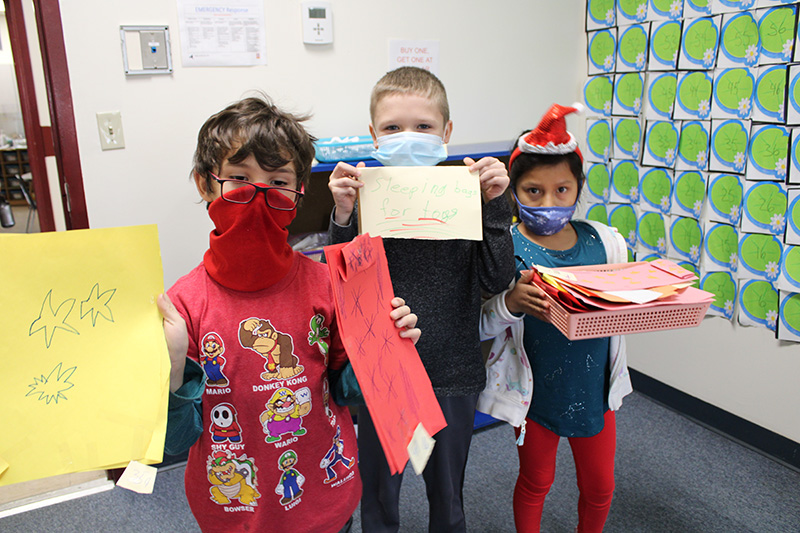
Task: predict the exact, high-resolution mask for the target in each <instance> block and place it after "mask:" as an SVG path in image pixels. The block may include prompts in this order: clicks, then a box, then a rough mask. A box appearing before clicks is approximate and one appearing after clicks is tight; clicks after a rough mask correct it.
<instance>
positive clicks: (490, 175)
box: [464, 157, 510, 202]
mask: <svg viewBox="0 0 800 533" xmlns="http://www.w3.org/2000/svg"><path fill="white" fill-rule="evenodd" d="M464 164H465V165H467V166H469V171H470V172H477V173H478V176H479V177H480V180H481V193H482V194H483V201H484V202H490V201H492V200H494V199H495V198H497V197H498V196H500V195H501V194H503V193H504V192H505V190H506V189H507V188H508V183H509V181H510V180H509V178H508V171H507V170H506V166H505V165H504V164H503V162H502V161H500V160H499V159H495V158H494V157H482V158H481V159H480V160H479V161H478V162H477V163H476V162H475V161H474V160H473V159H471V158H469V157H465V158H464Z"/></svg>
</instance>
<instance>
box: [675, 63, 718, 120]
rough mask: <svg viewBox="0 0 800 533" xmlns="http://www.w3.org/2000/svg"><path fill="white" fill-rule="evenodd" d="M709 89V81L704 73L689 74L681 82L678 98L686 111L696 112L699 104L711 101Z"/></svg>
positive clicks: (710, 86) (710, 85)
mask: <svg viewBox="0 0 800 533" xmlns="http://www.w3.org/2000/svg"><path fill="white" fill-rule="evenodd" d="M711 88H712V84H711V80H709V79H708V77H707V75H706V73H705V72H702V71H697V72H691V73H689V74H687V75H686V76H685V77H684V78H683V79H682V80H681V84H680V88H679V90H678V98H679V99H680V101H681V103H682V104H683V107H685V108H686V109H689V110H690V111H698V110H699V109H700V102H710V101H711Z"/></svg>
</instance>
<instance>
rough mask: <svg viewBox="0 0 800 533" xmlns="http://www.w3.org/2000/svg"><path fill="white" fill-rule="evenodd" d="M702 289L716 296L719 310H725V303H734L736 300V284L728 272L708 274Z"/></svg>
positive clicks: (715, 305) (701, 285)
mask: <svg viewBox="0 0 800 533" xmlns="http://www.w3.org/2000/svg"><path fill="white" fill-rule="evenodd" d="M700 288H701V289H703V290H704V291H708V292H710V293H712V294H713V295H714V303H713V304H712V305H713V306H714V307H716V308H717V309H723V308H724V307H725V302H733V301H734V299H735V298H736V282H735V281H733V277H732V276H731V275H730V274H729V273H728V272H711V273H709V274H707V275H706V276H705V277H704V278H703V281H702V283H701V284H700Z"/></svg>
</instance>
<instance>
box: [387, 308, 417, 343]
mask: <svg viewBox="0 0 800 533" xmlns="http://www.w3.org/2000/svg"><path fill="white" fill-rule="evenodd" d="M392 307H394V309H393V310H392V312H391V313H389V317H390V318H391V319H392V320H394V325H395V326H397V327H398V328H399V329H400V336H401V337H403V338H404V339H411V341H412V342H413V343H414V344H417V341H418V340H419V336H420V335H421V334H422V332H421V331H420V330H419V328H418V327H416V325H417V315H415V314H414V313H412V312H411V308H410V307H408V306H407V305H406V302H405V300H403V299H402V298H397V297H395V298H392Z"/></svg>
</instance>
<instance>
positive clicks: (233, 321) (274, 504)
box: [158, 98, 420, 532]
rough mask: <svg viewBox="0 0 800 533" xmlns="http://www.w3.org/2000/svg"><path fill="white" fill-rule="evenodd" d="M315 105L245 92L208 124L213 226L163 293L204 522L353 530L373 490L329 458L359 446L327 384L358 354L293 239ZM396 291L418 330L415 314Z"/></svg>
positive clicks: (175, 412)
mask: <svg viewBox="0 0 800 533" xmlns="http://www.w3.org/2000/svg"><path fill="white" fill-rule="evenodd" d="M304 119H305V117H296V116H293V115H291V114H288V113H285V112H283V111H281V110H280V109H278V108H276V107H275V106H274V105H272V104H271V103H270V102H268V101H266V100H264V99H260V98H247V99H245V100H242V101H240V102H237V103H235V104H233V105H231V106H229V107H227V108H226V109H224V110H222V111H221V112H219V113H217V114H215V115H213V116H212V117H211V118H209V119H208V120H207V121H206V123H205V124H204V125H203V127H202V128H201V130H200V133H199V136H198V142H197V149H196V151H195V156H194V170H193V173H192V177H193V179H194V181H195V185H196V186H197V190H198V192H199V193H200V197H201V198H203V200H205V201H206V202H207V206H208V214H209V216H210V217H211V220H212V221H213V222H214V226H215V229H214V230H213V231H212V232H211V236H210V247H209V249H208V251H207V252H206V253H205V256H204V258H203V262H202V264H200V265H199V266H197V267H196V268H195V269H194V270H192V271H191V272H190V273H189V274H187V275H186V276H184V277H182V278H181V279H179V280H178V281H177V282H176V283H175V285H173V287H172V288H171V289H170V290H169V291H168V295H169V296H168V297H167V296H166V295H161V296H160V297H159V301H158V305H159V309H160V311H161V313H162V315H163V316H164V332H165V336H166V338H167V346H168V348H169V353H170V360H171V363H172V370H171V376H170V391H171V394H170V406H169V414H168V416H169V422H168V428H167V443H166V451H167V453H171V454H175V453H179V452H181V451H183V450H185V449H186V448H188V447H189V446H191V449H190V451H189V460H188V463H187V466H186V495H187V499H188V500H189V506H190V507H191V509H192V513H193V514H194V516H195V518H196V519H197V522H198V524H199V525H200V528H201V529H202V530H203V531H245V530H249V531H285V530H292V531H313V532H338V531H348V530H349V528H350V524H351V521H352V518H351V517H352V514H353V511H354V510H355V508H356V506H357V505H358V500H359V498H360V497H361V480H360V478H359V474H358V467H357V466H356V464H355V463H354V461H352V460H349V461H340V462H339V463H338V464H337V465H332V464H331V465H326V466H331V467H332V468H326V466H322V465H323V464H325V461H324V460H325V458H326V457H327V454H328V452H329V450H330V446H331V442H332V441H334V440H336V439H338V440H339V442H340V447H339V449H340V450H341V454H342V455H343V457H346V458H348V459H349V458H351V457H354V456H355V455H356V438H355V433H354V429H353V424H352V421H351V418H350V414H349V412H348V411H347V409H345V408H342V407H340V406H338V405H336V404H334V403H333V402H332V401H331V399H330V397H329V395H328V383H327V379H328V378H327V373H328V369H338V368H340V367H342V366H343V365H344V363H345V361H346V354H345V352H344V347H343V344H342V340H341V338H340V337H339V332H338V329H337V324H336V320H335V311H334V305H333V293H332V290H331V286H330V278H329V276H328V271H327V268H326V266H325V265H322V264H319V263H316V262H314V261H312V260H310V259H307V258H305V257H304V256H303V255H302V254H299V253H295V252H294V251H293V250H292V249H291V247H290V246H289V244H288V243H287V238H288V230H287V229H286V228H287V226H288V225H289V224H290V223H291V221H292V220H293V218H294V216H295V212H296V208H297V203H298V202H299V200H300V198H302V196H303V183H304V182H306V181H307V180H308V178H309V175H310V172H311V160H312V158H313V154H314V148H313V141H314V138H313V137H311V136H310V135H309V134H308V133H307V132H306V131H305V129H304V128H303V126H302V125H301V122H302V121H303V120H304ZM392 304H393V306H394V307H395V309H394V310H393V311H392V313H391V315H390V316H391V317H392V319H393V320H395V324H396V326H397V327H398V328H400V329H401V331H400V335H401V336H402V337H406V338H410V339H412V340H413V341H414V342H416V340H417V339H418V338H419V334H420V332H419V330H418V329H416V328H415V327H414V326H415V325H416V316H415V315H413V314H410V310H409V309H408V307H407V306H405V305H404V302H403V301H402V300H401V299H400V298H395V299H394V300H393V301H392ZM212 360H213V361H215V365H216V366H215V368H214V370H213V374H214V377H215V379H214V380H210V379H209V380H206V377H205V376H204V368H203V367H204V366H206V365H207V364H209V363H208V361H212ZM201 363H202V364H203V366H201ZM205 375H206V376H210V375H211V371H210V369H205ZM204 381H205V382H206V383H207V385H206V388H205V392H204V390H203V382H204ZM331 470H333V472H332V474H331ZM332 476H333V477H332Z"/></svg>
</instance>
